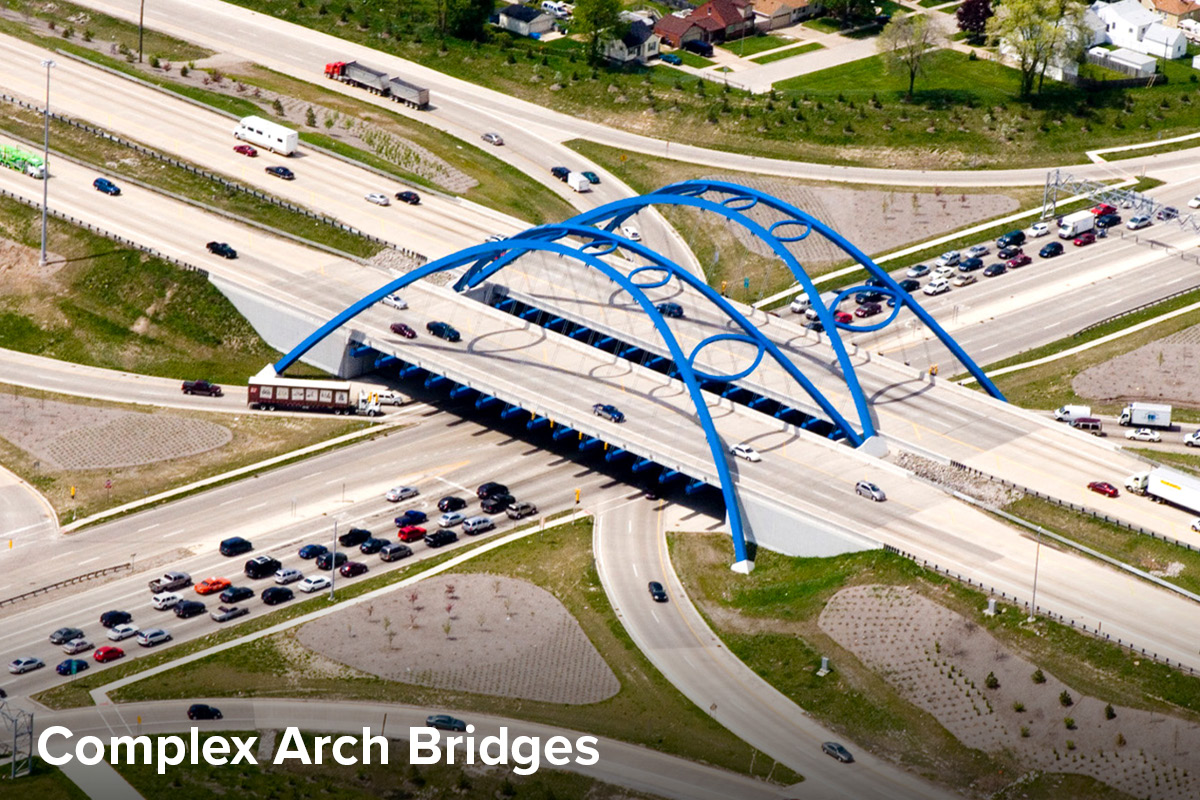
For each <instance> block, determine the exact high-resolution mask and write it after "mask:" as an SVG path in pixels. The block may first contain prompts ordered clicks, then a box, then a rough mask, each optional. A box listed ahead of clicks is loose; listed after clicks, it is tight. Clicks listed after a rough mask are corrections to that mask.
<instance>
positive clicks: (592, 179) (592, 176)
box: [579, 170, 600, 186]
mask: <svg viewBox="0 0 1200 800" xmlns="http://www.w3.org/2000/svg"><path fill="white" fill-rule="evenodd" d="M579 174H580V175H582V176H583V177H585V178H587V182H588V183H590V184H592V185H593V186H595V185H596V184H598V183H599V182H600V176H599V175H597V174H596V173H594V172H592V171H591V170H584V171H583V172H581V173H579Z"/></svg>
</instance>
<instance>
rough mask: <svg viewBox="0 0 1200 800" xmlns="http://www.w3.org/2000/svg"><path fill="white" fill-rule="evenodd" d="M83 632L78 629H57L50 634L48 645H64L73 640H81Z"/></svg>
mask: <svg viewBox="0 0 1200 800" xmlns="http://www.w3.org/2000/svg"><path fill="white" fill-rule="evenodd" d="M82 638H83V631H81V630H80V629H79V628H59V629H58V630H56V631H55V632H54V633H52V634H50V644H66V643H67V642H69V641H72V640H73V639H82Z"/></svg>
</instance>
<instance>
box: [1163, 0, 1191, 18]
mask: <svg viewBox="0 0 1200 800" xmlns="http://www.w3.org/2000/svg"><path fill="white" fill-rule="evenodd" d="M1152 2H1153V3H1154V7H1155V8H1157V9H1158V10H1159V11H1161V12H1163V13H1164V14H1172V15H1174V16H1183V15H1184V14H1190V13H1192V12H1193V11H1195V10H1196V9H1197V8H1198V6H1197V5H1196V4H1195V3H1193V2H1189V0H1152Z"/></svg>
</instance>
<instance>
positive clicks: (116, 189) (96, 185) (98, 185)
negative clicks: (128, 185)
mask: <svg viewBox="0 0 1200 800" xmlns="http://www.w3.org/2000/svg"><path fill="white" fill-rule="evenodd" d="M92 188H93V189H95V190H96V191H97V192H102V193H104V194H107V195H112V196H113V197H116V196H117V195H119V194H120V193H121V187H120V186H117V185H116V184H115V183H113V182H112V181H110V180H109V179H108V178H96V180H94V181H92Z"/></svg>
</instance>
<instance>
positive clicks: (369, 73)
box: [325, 61, 429, 108]
mask: <svg viewBox="0 0 1200 800" xmlns="http://www.w3.org/2000/svg"><path fill="white" fill-rule="evenodd" d="M325 77H326V78H329V79H330V80H335V81H341V82H342V83H347V84H350V85H351V86H357V87H359V88H362V89H366V90H367V91H368V92H372V93H374V94H378V95H381V96H383V97H389V98H391V99H392V100H395V101H396V102H397V103H404V104H405V105H409V106H412V107H413V108H425V107H426V106H428V105H429V90H428V89H426V88H424V87H423V86H417V85H416V84H415V83H410V82H409V81H406V80H404V79H402V78H395V77H391V78H389V77H388V74H387V73H386V72H382V71H380V70H377V69H375V68H374V67H368V66H367V65H366V64H361V63H359V62H357V61H331V62H329V63H328V64H326V65H325Z"/></svg>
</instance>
